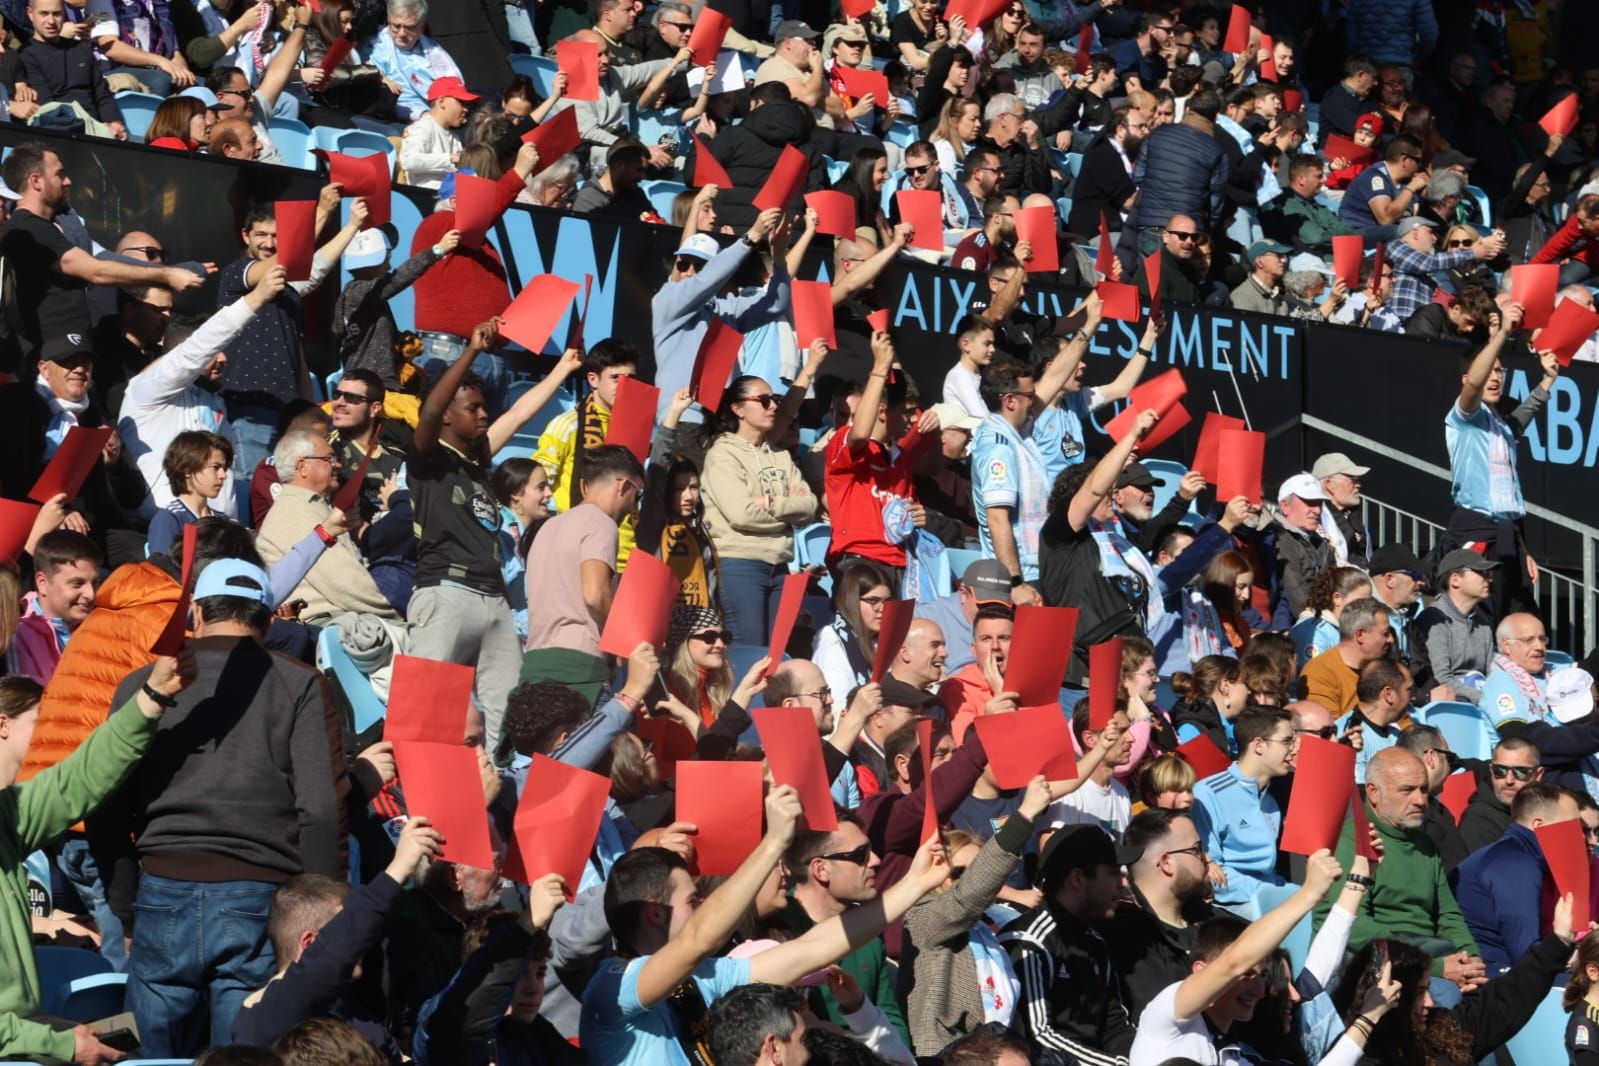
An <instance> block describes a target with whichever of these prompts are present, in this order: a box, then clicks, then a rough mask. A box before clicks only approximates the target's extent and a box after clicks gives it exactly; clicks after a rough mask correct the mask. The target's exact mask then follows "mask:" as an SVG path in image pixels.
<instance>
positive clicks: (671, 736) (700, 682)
mask: <svg viewBox="0 0 1599 1066" xmlns="http://www.w3.org/2000/svg"><path fill="white" fill-rule="evenodd" d="M731 636H732V634H731V633H729V632H728V631H727V630H726V629H724V628H723V626H722V616H721V615H720V614H718V613H717V612H716V611H714V610H712V609H711V608H709V607H686V606H678V607H675V608H673V609H672V624H671V628H670V629H669V630H668V633H667V638H666V664H665V669H663V670H662V671H661V677H662V679H663V680H664V681H665V682H666V699H665V700H664V701H662V702H661V703H659V704H657V705H656V707H655V711H656V712H657V714H655V715H652V716H646V717H644V718H642V719H640V720H639V721H638V722H637V724H636V725H635V727H634V728H635V729H636V731H637V732H638V734H639V736H640V737H642V738H644V739H645V740H648V741H652V742H653V743H654V745H655V756H656V758H657V760H658V761H659V763H660V767H661V776H662V778H664V779H666V780H671V779H672V778H673V777H674V776H676V774H677V764H678V762H679V761H681V760H683V759H692V758H694V757H695V755H696V754H704V752H703V751H702V749H701V741H702V739H703V737H704V734H705V733H707V732H708V731H709V730H711V729H712V728H716V727H718V726H719V727H720V729H719V732H720V733H721V734H723V738H724V740H727V739H730V740H731V741H732V742H734V743H736V742H737V739H738V736H739V734H741V733H743V732H744V730H745V729H746V728H748V726H749V722H750V719H749V714H748V711H747V709H748V707H749V705H750V703H751V701H752V700H753V699H754V698H755V696H756V695H757V694H758V693H760V692H761V691H762V690H763V689H765V688H766V680H765V678H764V677H763V676H762V675H763V674H764V672H765V666H766V659H765V657H764V656H763V657H762V658H761V659H760V660H758V661H757V662H756V663H755V664H754V665H753V666H751V667H750V669H749V670H748V671H747V672H746V673H745V674H744V677H743V678H742V679H741V680H740V681H739V684H738V687H737V688H734V687H733V669H732V667H731V666H730V665H729V663H728V658H727V649H728V645H730V644H731V643H732V641H731V640H729V639H728V638H729V637H731ZM660 712H664V714H662V713H660ZM729 735H730V736H729Z"/></svg>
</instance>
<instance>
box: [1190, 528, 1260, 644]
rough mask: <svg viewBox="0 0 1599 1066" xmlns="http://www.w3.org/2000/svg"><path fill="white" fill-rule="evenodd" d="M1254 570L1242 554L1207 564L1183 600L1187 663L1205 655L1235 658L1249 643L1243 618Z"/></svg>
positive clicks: (1225, 555) (1232, 553) (1226, 553)
mask: <svg viewBox="0 0 1599 1066" xmlns="http://www.w3.org/2000/svg"><path fill="white" fill-rule="evenodd" d="M1254 587H1255V572H1254V568H1253V567H1251V566H1250V565H1249V559H1248V557H1246V556H1245V555H1244V553H1243V552H1238V551H1224V552H1222V553H1221V554H1220V555H1218V556H1216V557H1215V558H1214V559H1212V560H1211V561H1210V565H1209V566H1207V567H1205V569H1204V570H1203V571H1201V572H1200V575H1199V577H1198V579H1196V580H1195V581H1194V582H1193V583H1192V584H1191V585H1190V586H1189V587H1188V589H1187V590H1186V591H1187V594H1186V596H1184V598H1183V646H1184V651H1185V652H1186V654H1187V656H1188V661H1189V662H1196V661H1198V660H1200V659H1203V658H1204V657H1205V656H1207V655H1231V656H1233V657H1235V658H1236V657H1237V655H1238V649H1240V648H1242V647H1243V646H1244V644H1245V643H1246V642H1247V641H1248V640H1249V635H1250V632H1251V628H1250V625H1249V621H1248V619H1247V618H1245V616H1244V615H1245V612H1246V611H1247V610H1249V596H1250V592H1251V591H1252V590H1253V589H1254Z"/></svg>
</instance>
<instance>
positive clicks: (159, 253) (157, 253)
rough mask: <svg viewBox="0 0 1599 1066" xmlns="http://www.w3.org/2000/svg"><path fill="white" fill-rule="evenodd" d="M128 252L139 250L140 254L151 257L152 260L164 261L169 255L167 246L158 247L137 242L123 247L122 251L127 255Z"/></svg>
mask: <svg viewBox="0 0 1599 1066" xmlns="http://www.w3.org/2000/svg"><path fill="white" fill-rule="evenodd" d="M128 252H138V253H139V254H141V255H143V256H144V257H145V258H146V259H150V260H153V261H156V262H163V261H165V260H166V257H167V250H166V249H165V248H157V247H156V246H155V245H153V244H144V245H139V244H135V245H133V246H131V247H128V248H124V249H122V253H123V254H124V255H126V254H127V253H128Z"/></svg>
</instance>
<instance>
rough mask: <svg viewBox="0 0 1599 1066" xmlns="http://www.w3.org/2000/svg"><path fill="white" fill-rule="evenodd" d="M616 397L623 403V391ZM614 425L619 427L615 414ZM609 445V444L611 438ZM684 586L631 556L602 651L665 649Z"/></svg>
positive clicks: (651, 559)
mask: <svg viewBox="0 0 1599 1066" xmlns="http://www.w3.org/2000/svg"><path fill="white" fill-rule="evenodd" d="M623 380H624V381H633V380H635V379H633V378H625V379H623ZM617 396H618V400H620V397H621V391H620V390H618V392H617ZM653 409H654V408H653V407H652V408H651V410H653ZM611 424H612V425H613V426H614V425H616V418H615V415H614V412H613V415H612V418H611ZM606 443H610V441H609V439H607V442H606ZM682 587H683V583H682V582H681V581H679V580H678V579H677V578H675V577H673V576H672V570H671V568H670V567H668V566H667V565H666V564H665V563H663V562H661V561H660V560H659V559H657V558H656V557H655V556H653V555H651V554H649V553H648V552H642V551H635V552H634V553H633V554H631V555H629V556H628V557H627V569H626V570H624V571H622V580H621V581H619V582H618V583H617V586H616V598H615V599H614V600H613V601H612V602H611V613H610V614H608V615H606V616H605V631H604V632H603V633H601V634H600V650H601V651H603V652H606V653H607V654H609V655H615V656H618V657H620V658H623V659H625V658H627V657H628V656H629V655H632V654H633V649H634V648H636V647H638V646H639V644H640V643H644V644H650V645H652V646H654V648H655V650H656V651H660V650H661V649H662V648H664V647H665V646H666V634H667V631H668V630H669V629H670V628H671V625H672V606H673V605H674V604H675V603H677V594H678V591H679V590H680V589H681V588H682Z"/></svg>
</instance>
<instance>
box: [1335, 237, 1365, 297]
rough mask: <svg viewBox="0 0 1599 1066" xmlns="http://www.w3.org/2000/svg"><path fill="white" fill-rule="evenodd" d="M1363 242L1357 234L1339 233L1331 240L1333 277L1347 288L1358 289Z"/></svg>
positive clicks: (1363, 254) (1363, 249)
mask: <svg viewBox="0 0 1599 1066" xmlns="http://www.w3.org/2000/svg"><path fill="white" fill-rule="evenodd" d="M1364 244H1365V242H1364V241H1363V240H1362V239H1361V236H1360V234H1358V233H1340V234H1338V235H1337V236H1335V237H1334V238H1333V239H1332V253H1333V277H1335V278H1337V279H1338V280H1339V281H1341V282H1343V283H1344V284H1345V285H1346V286H1348V288H1349V291H1350V292H1354V291H1356V290H1357V289H1359V288H1360V261H1361V260H1362V259H1364V258H1365V256H1366V252H1365V247H1364Z"/></svg>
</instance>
